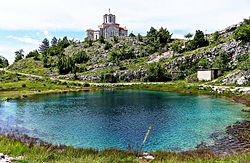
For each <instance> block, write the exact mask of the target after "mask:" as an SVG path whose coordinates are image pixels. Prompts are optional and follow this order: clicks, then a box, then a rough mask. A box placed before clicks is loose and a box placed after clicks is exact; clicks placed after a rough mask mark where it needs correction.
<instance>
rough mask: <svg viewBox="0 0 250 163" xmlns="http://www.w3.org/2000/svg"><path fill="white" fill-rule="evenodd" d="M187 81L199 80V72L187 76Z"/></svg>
mask: <svg viewBox="0 0 250 163" xmlns="http://www.w3.org/2000/svg"><path fill="white" fill-rule="evenodd" d="M186 81H187V82H189V83H193V82H198V78H197V73H194V74H192V75H189V76H187V77H186Z"/></svg>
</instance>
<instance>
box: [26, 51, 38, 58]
mask: <svg viewBox="0 0 250 163" xmlns="http://www.w3.org/2000/svg"><path fill="white" fill-rule="evenodd" d="M38 56H39V53H38V51H37V50H34V51H31V52H29V54H27V55H26V58H31V57H35V58H38Z"/></svg>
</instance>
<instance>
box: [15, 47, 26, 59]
mask: <svg viewBox="0 0 250 163" xmlns="http://www.w3.org/2000/svg"><path fill="white" fill-rule="evenodd" d="M23 57H24V51H23V49H20V50H18V51H16V52H15V62H18V61H20V60H21V59H23Z"/></svg>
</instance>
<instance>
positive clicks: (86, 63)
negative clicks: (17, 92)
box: [8, 19, 250, 86]
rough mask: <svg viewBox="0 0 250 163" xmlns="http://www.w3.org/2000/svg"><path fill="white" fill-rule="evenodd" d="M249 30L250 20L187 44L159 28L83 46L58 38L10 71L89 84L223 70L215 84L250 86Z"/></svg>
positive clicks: (177, 77)
mask: <svg viewBox="0 0 250 163" xmlns="http://www.w3.org/2000/svg"><path fill="white" fill-rule="evenodd" d="M249 26H250V23H249V19H246V20H244V21H243V22H242V23H239V24H236V25H233V26H230V27H228V28H226V29H224V30H221V31H217V32H215V33H212V34H208V35H204V33H203V32H202V31H199V30H197V31H196V33H195V35H194V37H193V38H192V35H191V37H190V36H189V37H188V36H187V39H185V40H183V39H171V34H170V33H169V31H167V29H164V28H161V29H159V31H158V30H156V29H154V28H153V27H152V28H151V29H150V30H149V31H148V32H147V36H141V35H140V34H139V35H138V36H135V35H134V34H132V33H131V34H130V35H129V37H113V38H108V39H104V38H101V37H100V39H99V40H96V41H91V40H88V39H85V41H83V42H78V41H74V40H68V39H67V37H64V38H63V39H62V40H57V39H56V38H53V40H52V43H51V45H49V41H48V40H47V39H45V40H44V41H43V44H42V45H41V46H40V47H39V51H33V52H30V53H29V54H28V55H27V56H26V57H25V58H22V57H21V58H20V59H18V60H16V62H14V64H12V65H10V66H9V67H8V69H9V70H11V71H16V72H23V73H27V74H34V75H41V76H45V77H53V78H57V79H68V80H80V81H84V82H138V81H150V82H162V81H170V80H186V81H188V82H197V77H196V76H197V75H196V73H197V70H198V69H200V68H203V69H208V68H219V69H221V70H222V71H223V74H222V76H221V77H219V78H218V79H216V80H214V81H212V82H211V83H216V84H222V85H245V86H249V85H250V83H249V79H250V73H249V71H250V67H249V66H250V40H249V39H248V37H245V35H247V34H248V35H249ZM244 32H245V33H246V34H245V33H244ZM247 32H248V33H247ZM242 33H243V34H242ZM211 83H210V84H211Z"/></svg>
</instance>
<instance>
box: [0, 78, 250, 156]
mask: <svg viewBox="0 0 250 163" xmlns="http://www.w3.org/2000/svg"><path fill="white" fill-rule="evenodd" d="M175 85H178V84H176V83H175V84H173V83H167V84H166V83H160V84H159V83H156V84H148V83H147V84H137V85H133V84H132V85H119V86H114V85H112V84H110V85H109V84H108V86H107V85H106V86H105V87H103V86H95V87H84V88H70V89H55V90H45V91H0V93H1V92H4V93H7V94H13V93H14V94H15V93H19V96H18V97H13V98H6V99H2V101H10V100H25V99H30V98H35V97H36V96H43V95H49V94H57V93H69V92H81V91H98V90H105V89H140V90H154V91H168V92H177V93H183V94H184V95H208V96H215V97H220V98H221V97H222V98H227V99H230V100H233V101H235V102H238V103H242V104H244V105H246V106H250V100H249V99H248V98H247V96H248V95H238V94H232V93H228V92H227V93H224V92H221V93H217V92H214V91H212V92H211V90H203V89H199V87H200V86H190V85H181V86H178V87H177V88H175ZM164 86H165V87H164ZM20 94H21V95H20ZM0 102H1V99H0ZM247 111H248V110H247ZM236 124H237V122H236V123H235V124H232V126H234V125H236ZM243 125H244V124H243ZM230 127H231V126H228V127H227V128H230ZM237 127H238V128H241V127H239V126H237ZM247 129H248V130H250V125H247ZM225 132H227V131H225ZM18 137H19V138H18ZM1 138H4V139H6V140H7V141H18V142H21V143H24V144H26V145H28V146H34V145H38V147H39V148H44V147H45V148H47V147H49V148H53V149H55V150H56V151H57V146H55V145H52V144H49V143H46V142H43V141H40V140H38V139H37V138H32V137H29V136H27V135H25V134H21V135H19V136H18V134H17V135H16V134H13V135H8V134H7V135H6V134H3V133H0V140H1ZM236 140H237V139H236ZM249 140H250V139H249ZM249 140H247V141H249ZM228 141H231V139H229V138H225V139H223V140H222V141H221V142H217V145H218V144H219V147H220V149H221V150H219V152H217V153H216V152H214V151H213V150H212V149H213V148H216V147H215V145H214V146H203V145H202V144H201V146H200V147H199V148H196V149H190V150H187V151H179V152H173V151H153V152H149V154H150V155H153V156H154V157H158V155H159V153H160V155H169V154H170V155H180V156H183V157H186V155H192V157H194V158H200V157H202V158H203V157H205V156H204V155H209V158H210V159H211V158H212V159H216V158H217V157H219V158H222V157H225V156H229V157H230V156H231V155H235V154H236V155H238V154H249V150H245V147H247V149H250V144H247V143H248V142H247V143H245V145H244V149H240V147H238V145H239V144H242V142H239V143H238V144H237V143H234V142H233V143H231V144H232V145H233V146H234V147H235V146H237V148H236V150H235V151H233V152H228V153H225V152H223V150H225V151H226V150H227V148H226V147H225V146H224V147H223V143H224V142H226V143H227V144H229V143H228ZM35 142H36V143H35ZM37 142H39V143H38V144H37ZM41 142H42V143H41ZM43 143H44V146H43V145H42V146H41V144H43ZM243 143H244V142H243ZM31 144H32V145H31ZM221 144H222V145H221ZM224 144H225V143H224ZM248 145H249V146H248ZM197 146H198V145H197ZM62 147H63V148H62ZM68 148H70V149H71V148H73V147H70V146H64V145H62V146H59V149H60V150H67V149H68ZM73 149H74V150H79V151H81V150H83V151H84V150H90V149H88V148H86V149H85V148H73ZM217 149H219V148H217ZM91 150H94V151H96V152H97V153H98V152H103V151H106V150H103V151H99V150H96V149H91ZM107 150H111V151H112V150H118V151H120V152H122V153H123V152H125V153H127V152H131V151H126V150H120V149H107ZM201 151H202V152H201ZM0 152H2V151H0ZM134 152H135V151H132V153H133V156H136V155H134ZM197 153H198V154H199V155H197ZM129 155H131V154H129Z"/></svg>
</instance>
